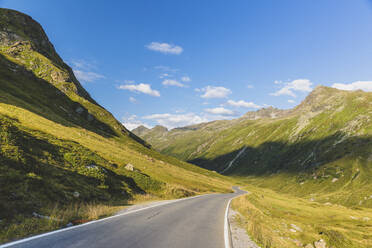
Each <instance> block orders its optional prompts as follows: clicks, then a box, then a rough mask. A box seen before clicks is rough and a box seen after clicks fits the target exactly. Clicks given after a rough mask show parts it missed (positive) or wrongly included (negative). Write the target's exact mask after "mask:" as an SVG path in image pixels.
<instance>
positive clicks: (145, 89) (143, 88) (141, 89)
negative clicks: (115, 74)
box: [119, 83, 160, 97]
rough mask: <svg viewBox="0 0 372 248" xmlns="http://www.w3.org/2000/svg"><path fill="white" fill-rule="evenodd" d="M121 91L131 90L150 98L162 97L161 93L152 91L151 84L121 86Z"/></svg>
mask: <svg viewBox="0 0 372 248" xmlns="http://www.w3.org/2000/svg"><path fill="white" fill-rule="evenodd" d="M119 89H121V90H129V91H133V92H137V93H143V94H147V95H150V96H157V97H159V96H160V93H159V91H157V90H153V89H151V85H149V84H142V83H141V84H126V85H120V86H119Z"/></svg>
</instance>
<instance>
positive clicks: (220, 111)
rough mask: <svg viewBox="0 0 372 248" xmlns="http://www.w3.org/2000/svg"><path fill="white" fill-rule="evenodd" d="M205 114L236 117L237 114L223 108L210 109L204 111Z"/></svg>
mask: <svg viewBox="0 0 372 248" xmlns="http://www.w3.org/2000/svg"><path fill="white" fill-rule="evenodd" d="M204 111H205V112H207V113H209V114H212V115H235V114H236V113H235V112H234V111H232V110H230V109H225V108H223V107H217V108H208V109H205V110H204Z"/></svg>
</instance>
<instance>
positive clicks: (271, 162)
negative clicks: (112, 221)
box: [134, 86, 372, 207]
mask: <svg viewBox="0 0 372 248" xmlns="http://www.w3.org/2000/svg"><path fill="white" fill-rule="evenodd" d="M264 112H266V114H262V110H261V111H258V112H250V113H247V114H246V115H245V116H243V117H242V118H239V119H235V120H232V121H215V122H211V123H204V124H199V125H195V126H190V127H185V128H178V129H173V130H171V131H168V132H166V133H164V132H163V133H162V134H161V135H159V134H156V135H154V134H153V133H152V132H150V131H147V132H145V133H144V134H143V135H141V137H142V138H144V139H145V140H147V141H148V142H149V143H150V144H151V145H152V146H153V147H154V148H156V149H157V150H159V151H160V152H162V153H164V154H167V155H173V156H175V157H178V158H180V159H183V160H185V161H189V162H192V163H195V164H197V165H199V166H201V167H204V168H208V169H210V170H216V171H219V172H223V173H224V174H229V175H232V176H237V177H241V178H244V180H246V181H248V182H251V183H255V184H256V185H259V186H265V187H270V188H273V189H277V190H280V191H282V192H286V193H293V194H295V195H298V196H306V197H309V198H314V199H316V200H319V201H320V202H337V203H341V204H344V205H351V206H356V205H361V206H367V207H372V182H371V181H370V180H369V178H370V176H371V175H372V171H371V170H372V153H371V151H372V93H366V92H363V91H354V92H350V91H341V90H337V89H333V88H328V87H322V86H320V87H317V88H316V89H314V91H313V92H311V93H310V94H309V96H308V97H307V98H306V99H305V100H304V101H303V102H302V103H301V104H300V105H299V106H297V107H296V108H294V109H292V110H286V111H280V110H275V109H270V110H268V109H266V110H264ZM267 113H268V114H267ZM134 132H135V133H136V130H134ZM228 167H229V168H228Z"/></svg>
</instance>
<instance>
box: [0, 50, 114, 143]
mask: <svg viewBox="0 0 372 248" xmlns="http://www.w3.org/2000/svg"><path fill="white" fill-rule="evenodd" d="M0 75H1V77H0V103H5V104H10V105H15V106H17V107H20V108H23V109H27V110H28V111H31V112H33V113H35V114H38V115H40V116H43V117H44V118H47V119H49V120H51V121H53V122H56V123H59V124H61V125H64V126H70V127H73V126H79V127H82V128H84V129H87V130H89V131H92V132H95V133H97V134H99V135H102V136H104V137H113V136H117V134H116V133H115V131H114V130H113V129H112V128H111V127H110V126H109V125H107V124H106V123H103V122H101V121H100V120H98V119H97V118H96V117H95V116H93V115H92V114H90V113H89V111H88V110H87V109H86V108H85V107H84V106H82V105H81V104H80V103H78V102H75V101H72V100H71V99H70V98H69V97H67V96H66V95H65V93H63V92H62V91H61V90H59V89H58V88H56V87H55V86H53V85H52V84H50V83H49V82H47V81H45V80H43V79H40V78H38V77H36V76H35V75H34V74H33V72H31V71H28V70H26V69H25V68H23V67H22V66H19V65H17V64H15V63H13V62H11V61H9V60H8V59H6V58H5V57H4V56H3V55H1V54H0ZM30 121H32V120H30Z"/></svg>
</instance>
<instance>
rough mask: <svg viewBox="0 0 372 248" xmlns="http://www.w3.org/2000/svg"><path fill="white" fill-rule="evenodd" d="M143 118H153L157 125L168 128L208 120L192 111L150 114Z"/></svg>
mask: <svg viewBox="0 0 372 248" xmlns="http://www.w3.org/2000/svg"><path fill="white" fill-rule="evenodd" d="M143 119H147V120H154V121H156V122H157V123H158V124H159V125H162V126H165V127H167V128H169V129H172V128H175V127H183V126H189V125H193V124H198V123H202V122H207V121H209V120H208V119H207V118H205V117H202V116H199V115H196V114H194V113H186V114H169V113H165V114H152V115H148V116H144V117H143Z"/></svg>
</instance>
